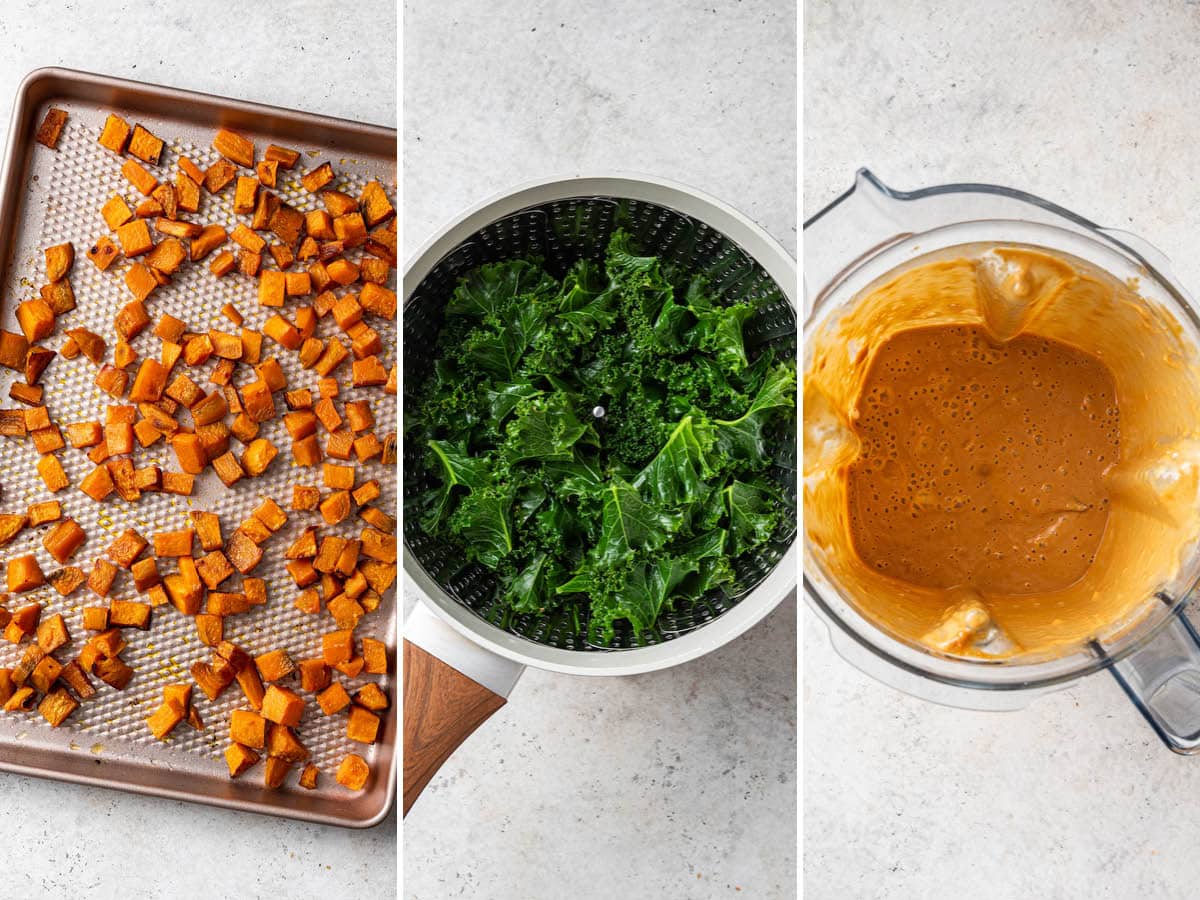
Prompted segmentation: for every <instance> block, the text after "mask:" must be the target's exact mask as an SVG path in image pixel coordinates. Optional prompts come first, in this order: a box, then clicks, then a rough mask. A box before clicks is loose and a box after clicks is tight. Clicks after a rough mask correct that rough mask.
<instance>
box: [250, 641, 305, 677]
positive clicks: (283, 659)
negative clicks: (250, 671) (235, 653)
mask: <svg viewBox="0 0 1200 900" xmlns="http://www.w3.org/2000/svg"><path fill="white" fill-rule="evenodd" d="M254 665H255V666H257V667H258V674H259V675H261V676H262V680H263V681H264V682H266V683H267V684H270V683H271V682H273V681H279V680H280V679H281V678H286V677H287V676H288V675H291V674H292V672H294V671H296V663H295V662H294V661H293V660H292V658H291V656H289V655H288V652H287V651H286V650H283V649H278V650H271V651H269V652H267V653H262V654H260V655H258V656H256V657H254Z"/></svg>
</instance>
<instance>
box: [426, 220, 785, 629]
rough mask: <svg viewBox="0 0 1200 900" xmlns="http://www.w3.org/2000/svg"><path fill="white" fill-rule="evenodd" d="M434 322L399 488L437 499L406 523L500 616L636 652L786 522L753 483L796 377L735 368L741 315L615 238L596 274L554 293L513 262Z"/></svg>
mask: <svg viewBox="0 0 1200 900" xmlns="http://www.w3.org/2000/svg"><path fill="white" fill-rule="evenodd" d="M446 313H447V316H446V321H445V323H444V325H443V327H442V329H441V331H440V333H439V335H438V339H437V343H436V346H435V348H434V358H435V359H436V360H437V362H436V363H435V365H434V366H433V367H432V369H431V370H430V371H429V372H428V373H427V375H426V377H425V378H424V381H423V382H422V384H421V385H420V387H419V388H418V389H417V391H416V392H415V394H413V395H411V396H410V397H409V398H408V400H407V401H406V410H405V427H406V436H407V440H408V441H409V442H410V445H412V446H421V447H425V448H426V451H425V452H424V453H423V454H422V455H421V456H420V460H419V463H418V466H419V471H418V472H416V473H413V474H415V475H416V476H417V477H418V480H421V481H424V482H425V483H428V484H433V485H435V487H433V488H431V489H429V490H426V491H425V492H424V493H422V494H420V495H419V496H417V497H416V503H417V506H418V508H417V513H418V515H417V517H416V521H417V522H419V527H420V528H421V529H423V530H424V531H425V532H426V533H429V534H432V535H437V536H439V537H441V538H443V539H449V540H451V541H454V542H455V543H456V544H457V545H458V546H459V547H461V550H462V553H463V558H464V559H465V560H469V561H473V562H477V563H480V564H481V565H484V566H486V567H487V568H489V569H491V570H492V571H493V572H494V573H495V575H496V577H497V580H498V582H499V586H500V587H499V590H500V597H501V599H502V600H503V602H504V603H505V604H506V605H507V606H508V607H509V608H511V609H512V610H513V611H514V612H516V613H534V614H538V613H544V612H547V611H550V610H553V609H557V608H562V607H566V606H568V605H580V606H582V607H583V608H584V609H585V610H586V611H587V613H588V615H587V616H586V617H585V618H586V619H587V621H588V623H589V624H588V627H589V635H588V637H589V638H590V639H591V640H593V641H597V642H602V643H603V642H607V641H609V640H611V639H612V637H613V635H614V623H616V622H617V621H618V620H625V621H627V622H628V623H629V624H630V626H631V627H632V629H633V630H634V631H635V632H638V633H640V632H642V631H645V630H647V629H650V628H652V627H653V626H654V624H655V622H656V621H657V620H658V618H659V616H660V615H661V613H662V612H663V610H664V609H669V608H671V607H672V605H673V604H674V603H675V602H677V601H681V600H682V601H687V600H695V599H698V598H699V597H701V596H703V595H704V594H705V593H707V592H709V591H712V590H714V589H718V588H720V587H721V586H722V585H730V584H731V583H732V582H733V580H734V578H735V575H734V572H735V563H736V561H737V559H738V558H739V557H742V556H746V555H752V554H754V553H756V552H758V551H759V550H760V548H761V547H762V546H763V545H764V544H767V543H768V542H770V541H772V540H774V539H776V538H778V537H780V536H781V534H782V531H783V529H785V528H787V527H790V523H791V522H792V521H794V510H792V509H790V507H789V504H790V502H791V501H789V500H788V498H787V497H786V496H785V494H784V493H783V492H782V491H781V490H780V489H779V487H778V486H777V485H775V484H774V483H773V482H772V481H771V480H770V479H769V478H768V477H766V474H767V472H768V470H769V468H770V467H771V465H772V462H773V459H774V449H775V448H774V446H773V444H774V442H775V441H776V440H777V439H778V438H777V436H778V435H779V434H780V429H781V426H792V427H794V421H795V389H796V371H795V366H794V363H793V362H792V361H791V360H776V359H774V358H773V355H772V354H771V352H770V351H764V352H762V353H759V354H758V355H757V357H755V358H752V356H751V354H748V353H747V350H746V346H745V341H744V330H743V329H744V326H745V323H746V322H747V321H748V320H749V319H750V318H751V317H752V316H753V314H754V307H753V306H752V305H751V304H749V303H745V302H739V301H736V300H729V299H727V298H718V297H716V296H713V295H712V294H711V292H710V288H709V285H708V284H707V283H706V282H705V280H704V279H703V278H702V277H699V276H697V277H693V278H690V279H688V278H686V277H681V273H680V272H679V271H678V270H671V271H668V270H667V269H666V267H665V266H664V265H663V264H662V263H661V262H660V260H659V259H658V258H657V257H654V256H642V255H639V254H638V252H637V251H636V248H635V247H634V245H633V241H632V239H631V238H630V236H629V235H628V234H626V233H625V232H623V231H618V232H617V233H616V234H614V235H613V237H612V240H611V242H610V243H609V246H608V251H607V254H606V257H605V261H604V265H603V266H601V265H598V264H596V263H593V262H590V261H586V260H585V261H580V262H578V263H576V264H575V266H573V267H572V269H571V270H570V271H569V272H568V273H567V275H566V276H565V277H564V278H563V279H562V281H559V280H557V279H555V278H553V277H552V276H551V275H549V274H548V273H547V272H546V271H545V270H544V269H542V268H541V266H540V265H539V264H538V263H536V262H532V261H528V260H515V261H511V262H501V263H492V264H489V265H485V266H481V267H479V268H478V269H475V270H473V271H471V272H469V273H468V274H467V275H465V276H464V277H463V278H462V279H461V280H460V281H459V284H458V286H457V288H456V289H455V291H454V294H453V296H452V298H451V300H450V302H449V304H448V305H447V309H446ZM783 433H784V434H788V433H789V432H788V431H786V430H784V431H783ZM790 433H794V432H790ZM783 439H784V440H792V438H790V437H784V438H783Z"/></svg>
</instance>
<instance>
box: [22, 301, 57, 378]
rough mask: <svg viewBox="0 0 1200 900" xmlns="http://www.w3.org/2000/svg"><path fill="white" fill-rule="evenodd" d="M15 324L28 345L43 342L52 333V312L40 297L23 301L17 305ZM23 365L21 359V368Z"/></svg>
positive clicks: (23, 361)
mask: <svg viewBox="0 0 1200 900" xmlns="http://www.w3.org/2000/svg"><path fill="white" fill-rule="evenodd" d="M17 324H19V325H20V326H21V331H22V333H23V334H24V335H25V339H26V340H27V341H29V343H31V344H35V343H37V342H38V341H43V340H45V339H46V338H48V337H49V336H50V335H51V334H52V333H53V332H54V310H52V309H51V308H50V304H49V303H47V302H46V301H45V300H43V299H42V298H41V297H36V298H34V299H33V300H25V301H23V302H21V303H18V304H17ZM24 363H25V360H24V359H22V360H21V368H24Z"/></svg>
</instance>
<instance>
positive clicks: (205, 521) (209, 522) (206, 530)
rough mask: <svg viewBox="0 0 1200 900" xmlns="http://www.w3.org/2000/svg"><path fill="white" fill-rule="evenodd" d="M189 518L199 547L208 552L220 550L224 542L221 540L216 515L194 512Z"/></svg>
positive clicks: (219, 521) (219, 522)
mask: <svg viewBox="0 0 1200 900" xmlns="http://www.w3.org/2000/svg"><path fill="white" fill-rule="evenodd" d="M191 518H192V524H193V525H194V526H195V529H196V539H197V540H199V541H200V546H201V547H202V548H204V549H205V550H209V551H211V550H219V549H221V547H222V546H223V544H224V541H223V540H222V538H221V520H220V518H219V517H218V516H217V514H216V513H210V512H202V511H200V510H194V511H193V512H192V513H191Z"/></svg>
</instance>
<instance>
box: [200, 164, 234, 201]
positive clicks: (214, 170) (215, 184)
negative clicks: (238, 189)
mask: <svg viewBox="0 0 1200 900" xmlns="http://www.w3.org/2000/svg"><path fill="white" fill-rule="evenodd" d="M236 177H237V166H235V165H234V164H233V163H231V162H229V160H226V159H218V160H217V161H216V162H215V163H213V164H212V165H211V166H209V167H208V170H207V171H206V172H205V173H204V188H205V190H207V191H208V192H209V193H210V194H219V193H221V191H223V190H224V189H225V188H226V187H227V186H228V185H229V183H230V182H231V181H233V179H234V178H236Z"/></svg>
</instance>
